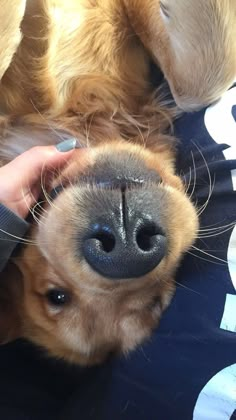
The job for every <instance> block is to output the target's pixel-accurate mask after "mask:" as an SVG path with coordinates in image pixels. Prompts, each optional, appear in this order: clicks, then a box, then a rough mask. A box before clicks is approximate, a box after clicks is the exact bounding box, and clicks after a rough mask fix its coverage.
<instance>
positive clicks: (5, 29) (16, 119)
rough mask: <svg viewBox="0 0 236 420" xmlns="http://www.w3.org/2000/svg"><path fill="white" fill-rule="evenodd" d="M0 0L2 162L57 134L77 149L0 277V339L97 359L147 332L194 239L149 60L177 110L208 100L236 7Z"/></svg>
mask: <svg viewBox="0 0 236 420" xmlns="http://www.w3.org/2000/svg"><path fill="white" fill-rule="evenodd" d="M0 3H1V6H2V7H1V11H0V14H1V22H4V23H5V24H4V25H1V28H0V35H1V45H2V46H1V47H0V75H1V82H0V88H1V89H0V92H1V93H0V109H1V132H2V136H1V140H0V156H1V161H2V164H4V163H5V162H7V161H9V160H11V159H13V158H14V157H15V156H16V155H17V154H19V153H22V152H23V151H24V150H26V149H28V148H30V147H31V146H36V145H43V144H56V143H57V142H59V141H61V139H62V138H68V137H70V136H74V137H76V138H77V139H78V145H80V146H81V147H86V150H85V152H84V159H83V160H82V161H81V160H80V159H79V158H78V154H77V152H76V151H75V153H74V155H73V159H72V160H71V161H70V162H68V164H67V166H66V168H65V169H63V170H62V172H61V173H54V176H53V180H52V183H51V187H50V191H51V192H50V193H49V191H48V192H46V191H45V203H44V204H42V203H41V204H40V205H39V206H38V207H37V210H35V211H32V213H33V216H34V218H33V222H32V229H31V230H30V233H29V236H28V238H27V240H25V246H24V248H23V249H22V250H21V253H20V255H18V257H17V258H15V260H14V262H15V264H16V265H17V266H18V268H19V272H16V270H15V268H14V267H11V266H9V267H8V272H6V273H4V274H3V279H1V283H0V289H1V291H0V300H1V309H0V312H1V325H0V336H1V341H2V342H6V341H8V340H11V339H13V338H15V337H18V336H19V337H24V338H27V339H29V340H31V341H32V342H34V343H36V344H38V345H39V346H41V347H43V348H44V349H45V350H46V351H47V352H48V353H49V354H50V355H52V356H55V357H59V358H63V359H65V360H67V361H69V362H73V363H79V364H84V365H88V364H93V363H99V362H101V361H102V360H104V358H105V357H106V356H107V355H108V354H109V353H110V352H123V353H126V352H128V351H130V350H132V349H133V348H135V347H136V346H137V345H138V344H139V343H141V342H142V341H143V340H144V339H146V338H147V337H149V336H150V334H151V331H152V330H153V328H155V327H156V326H157V324H158V322H159V319H160V317H161V314H162V312H163V310H164V309H165V308H166V306H167V305H168V304H169V302H170V299H171V297H172V295H173V292H174V289H175V281H174V276H175V272H176V268H177V267H178V265H179V263H180V261H181V258H182V256H183V254H184V253H185V252H186V251H187V250H188V249H189V248H190V247H191V245H192V243H193V241H194V239H195V237H196V235H197V230H198V217H197V210H196V208H195V206H194V205H193V204H192V203H191V201H190V199H189V198H188V197H187V195H186V193H185V187H184V185H183V183H182V181H181V179H180V178H179V177H178V176H177V175H176V174H175V142H174V140H173V138H172V137H171V136H169V135H168V134H167V130H168V128H169V126H170V124H171V121H172V118H173V116H174V115H175V112H176V111H175V108H173V106H171V104H170V103H169V104H168V102H167V101H162V99H161V97H160V96H158V94H156V93H155V91H154V88H153V86H152V84H151V83H150V61H151V59H152V60H154V61H155V62H156V63H157V65H158V67H159V68H160V69H161V70H162V72H163V73H164V76H165V78H166V80H167V81H168V83H169V86H170V89H171V92H172V94H173V96H174V98H175V101H176V103H177V104H178V105H179V107H181V108H182V109H185V110H194V109H198V108H200V107H202V106H205V105H207V104H209V103H210V102H213V101H215V100H217V99H218V98H219V97H220V96H221V94H222V93H223V92H224V91H225V90H226V89H227V88H228V87H229V86H230V85H231V83H232V82H233V80H234V78H235V73H236V41H235V40H236V34H235V28H236V3H235V0H198V1H195V0H163V1H158V0H146V1H145V2H144V1H143V0H68V1H64V0H29V1H22V0H5V1H4V0H1V2H0ZM42 183H43V174H42ZM52 192H54V196H53V195H52ZM11 270H13V271H11Z"/></svg>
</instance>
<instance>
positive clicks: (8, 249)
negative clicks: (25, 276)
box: [0, 204, 29, 272]
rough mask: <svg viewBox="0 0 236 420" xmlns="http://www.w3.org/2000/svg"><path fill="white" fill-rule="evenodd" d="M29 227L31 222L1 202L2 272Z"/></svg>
mask: <svg viewBox="0 0 236 420" xmlns="http://www.w3.org/2000/svg"><path fill="white" fill-rule="evenodd" d="M28 228H29V223H27V222H26V221H25V220H24V219H22V218H21V217H19V216H17V215H16V214H15V213H13V212H12V211H11V210H9V209H8V208H7V207H5V206H4V205H3V204H0V272H1V271H2V270H3V269H4V267H5V265H6V263H7V262H8V260H9V258H10V257H11V255H12V253H13V251H14V249H15V248H16V246H17V245H18V243H19V242H20V240H21V238H23V237H24V235H25V233H26V232H27V230H28Z"/></svg>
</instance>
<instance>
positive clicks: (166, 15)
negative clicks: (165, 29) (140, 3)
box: [160, 1, 170, 19]
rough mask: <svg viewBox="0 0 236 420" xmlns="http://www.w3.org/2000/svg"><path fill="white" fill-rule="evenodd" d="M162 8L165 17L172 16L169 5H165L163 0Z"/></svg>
mask: <svg viewBox="0 0 236 420" xmlns="http://www.w3.org/2000/svg"><path fill="white" fill-rule="evenodd" d="M160 9H161V12H162V14H163V16H164V17H165V18H167V19H169V17H170V13H169V9H168V7H167V6H165V5H164V3H163V2H162V1H160Z"/></svg>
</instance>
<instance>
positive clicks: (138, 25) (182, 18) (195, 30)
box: [125, 0, 236, 111]
mask: <svg viewBox="0 0 236 420" xmlns="http://www.w3.org/2000/svg"><path fill="white" fill-rule="evenodd" d="M125 3H126V7H127V10H128V11H129V14H130V21H131V22H132V23H133V26H134V28H135V31H136V33H137V34H138V36H140V38H141V39H142V41H143V43H144V45H145V46H146V47H147V48H148V50H149V51H150V52H151V54H152V56H153V58H154V60H155V61H156V62H157V63H158V64H159V66H160V67H161V69H162V71H163V73H164V75H165V78H166V79H167V81H168V83H169V85H170V88H171V91H172V94H173V96H174V98H175V101H176V103H177V105H179V106H180V108H182V109H184V110H186V111H189V110H190V111H191V110H195V109H199V108H201V107H204V106H207V105H208V104H210V103H212V102H214V101H216V100H218V99H219V98H220V97H221V96H222V94H223V93H224V92H225V91H226V90H227V89H228V88H229V87H230V86H231V85H232V84H233V82H234V80H235V77H236V2H235V0H148V1H146V2H145V6H146V7H145V8H144V7H143V1H142V0H125Z"/></svg>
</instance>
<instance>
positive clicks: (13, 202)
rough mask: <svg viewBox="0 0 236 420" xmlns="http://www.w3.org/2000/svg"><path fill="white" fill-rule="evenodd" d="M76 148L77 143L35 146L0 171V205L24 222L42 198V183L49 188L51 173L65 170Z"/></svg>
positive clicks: (68, 142)
mask: <svg viewBox="0 0 236 420" xmlns="http://www.w3.org/2000/svg"><path fill="white" fill-rule="evenodd" d="M75 147H76V140H75V139H71V140H66V141H64V142H62V143H59V144H58V145H57V146H36V147H33V148H32V149H29V150H27V151H26V152H24V153H22V155H20V156H18V157H17V158H15V159H14V160H13V161H12V162H10V163H8V164H7V165H5V166H3V167H2V168H0V203H1V204H4V205H5V206H6V207H8V208H9V209H10V210H11V211H13V212H14V213H16V214H17V215H18V216H20V217H22V218H23V219H25V218H26V217H27V215H28V213H29V210H30V208H31V207H32V206H33V205H34V204H35V203H36V202H37V200H38V198H39V196H40V193H41V191H42V185H41V181H42V179H43V183H44V184H45V183H46V184H47V181H48V180H49V179H50V176H51V174H52V171H55V170H57V169H61V168H62V167H63V166H65V164H66V163H67V161H68V160H69V159H70V157H71V155H72V154H73V150H74V149H75ZM42 174H43V176H42Z"/></svg>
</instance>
